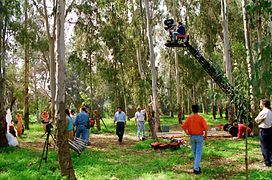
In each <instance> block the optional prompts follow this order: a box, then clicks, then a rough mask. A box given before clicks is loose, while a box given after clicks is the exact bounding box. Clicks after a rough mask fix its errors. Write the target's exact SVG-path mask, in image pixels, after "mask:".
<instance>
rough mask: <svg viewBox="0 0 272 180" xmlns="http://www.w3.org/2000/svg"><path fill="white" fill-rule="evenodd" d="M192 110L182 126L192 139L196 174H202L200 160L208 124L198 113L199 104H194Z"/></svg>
mask: <svg viewBox="0 0 272 180" xmlns="http://www.w3.org/2000/svg"><path fill="white" fill-rule="evenodd" d="M192 111H193V113H194V114H193V115H191V116H189V117H188V118H187V119H186V121H185V122H184V123H183V124H182V126H181V127H182V129H183V130H184V131H185V133H186V134H187V135H190V141H191V145H192V150H193V153H194V174H201V168H200V161H201V156H202V147H203V140H204V139H206V138H207V131H208V126H207V123H206V121H205V119H204V118H203V117H202V116H200V115H198V111H199V107H198V105H192ZM203 132H204V133H203ZM203 134H204V136H203Z"/></svg>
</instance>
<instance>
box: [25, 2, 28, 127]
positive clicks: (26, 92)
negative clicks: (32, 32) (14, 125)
mask: <svg viewBox="0 0 272 180" xmlns="http://www.w3.org/2000/svg"><path fill="white" fill-rule="evenodd" d="M24 6H25V8H24V10H25V27H24V28H25V33H26V37H25V42H24V43H25V44H24V46H25V47H24V48H25V82H24V121H25V128H26V129H29V106H28V83H29V41H28V29H27V26H28V15H27V6H28V1H27V0H25V4H24Z"/></svg>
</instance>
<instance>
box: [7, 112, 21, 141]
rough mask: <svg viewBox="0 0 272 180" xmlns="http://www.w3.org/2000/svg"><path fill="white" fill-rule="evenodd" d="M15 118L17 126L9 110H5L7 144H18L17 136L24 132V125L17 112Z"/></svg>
mask: <svg viewBox="0 0 272 180" xmlns="http://www.w3.org/2000/svg"><path fill="white" fill-rule="evenodd" d="M16 118H17V128H15V125H14V122H13V120H12V116H11V111H10V109H8V110H7V111H6V123H7V131H6V138H7V141H8V145H9V146H18V145H19V143H18V140H17V137H18V136H21V135H22V134H23V133H24V127H23V123H22V116H21V114H19V113H18V112H17V113H16Z"/></svg>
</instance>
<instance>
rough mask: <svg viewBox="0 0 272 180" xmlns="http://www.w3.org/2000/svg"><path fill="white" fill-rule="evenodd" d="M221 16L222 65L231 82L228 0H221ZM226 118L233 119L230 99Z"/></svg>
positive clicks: (231, 120) (230, 120)
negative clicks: (222, 37)
mask: <svg viewBox="0 0 272 180" xmlns="http://www.w3.org/2000/svg"><path fill="white" fill-rule="evenodd" d="M221 16H222V27H223V35H224V52H223V59H224V67H225V72H226V75H227V78H228V80H229V83H230V84H232V74H231V59H230V43H229V29H228V1H227V0H221ZM228 113H229V114H228V120H229V122H233V121H235V115H234V107H233V105H232V104H231V100H230V99H229V101H228Z"/></svg>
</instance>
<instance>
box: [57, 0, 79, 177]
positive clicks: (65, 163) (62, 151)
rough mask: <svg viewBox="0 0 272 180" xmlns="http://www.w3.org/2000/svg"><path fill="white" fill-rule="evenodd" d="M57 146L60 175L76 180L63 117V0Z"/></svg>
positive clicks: (59, 18)
mask: <svg viewBox="0 0 272 180" xmlns="http://www.w3.org/2000/svg"><path fill="white" fill-rule="evenodd" d="M56 5H57V9H58V10H57V19H56V24H57V36H56V37H57V66H56V67H57V68H56V70H57V72H56V75H57V76H56V77H57V78H56V80H57V87H56V88H57V93H56V102H57V103H56V105H57V106H56V110H57V145H58V159H59V164H60V169H61V175H62V176H64V177H67V178H68V179H76V177H75V173H74V169H73V165H72V160H71V157H70V150H69V145H68V140H67V138H66V134H67V132H66V128H65V127H66V125H65V123H66V121H65V119H66V115H65V106H66V105H65V65H64V64H65V42H64V21H65V0H59V1H57V4H56Z"/></svg>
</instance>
